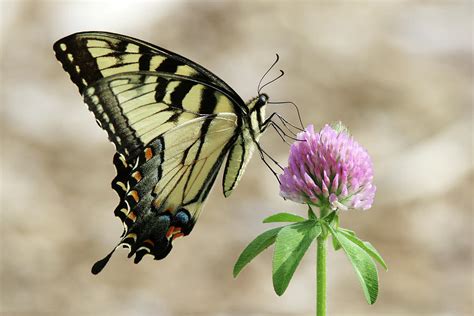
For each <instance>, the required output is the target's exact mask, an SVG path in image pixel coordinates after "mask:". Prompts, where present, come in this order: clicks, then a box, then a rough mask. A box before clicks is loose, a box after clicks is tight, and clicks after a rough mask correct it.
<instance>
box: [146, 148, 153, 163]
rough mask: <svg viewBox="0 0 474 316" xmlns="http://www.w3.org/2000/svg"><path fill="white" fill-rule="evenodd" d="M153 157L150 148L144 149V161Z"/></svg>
mask: <svg viewBox="0 0 474 316" xmlns="http://www.w3.org/2000/svg"><path fill="white" fill-rule="evenodd" d="M152 157H153V151H152V150H151V148H145V159H146V160H147V161H148V160H150V159H151V158H152Z"/></svg>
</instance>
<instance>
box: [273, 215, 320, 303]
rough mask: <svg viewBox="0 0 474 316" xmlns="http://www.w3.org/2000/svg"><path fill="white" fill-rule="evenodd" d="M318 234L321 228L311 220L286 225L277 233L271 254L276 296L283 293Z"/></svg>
mask: <svg viewBox="0 0 474 316" xmlns="http://www.w3.org/2000/svg"><path fill="white" fill-rule="evenodd" d="M319 234H321V227H320V226H319V224H318V223H317V222H316V221H313V220H307V221H304V222H300V223H296V224H292V225H288V226H286V227H284V228H283V229H282V230H281V231H280V232H279V233H278V235H277V238H276V242H275V250H274V252H273V288H274V289H275V292H276V294H278V295H282V294H283V293H284V292H285V290H286V288H287V287H288V284H289V283H290V280H291V278H292V276H293V274H294V273H295V270H296V268H297V267H298V264H299V263H300V261H301V259H302V258H303V256H304V254H305V253H306V251H307V250H308V248H309V246H310V245H311V243H312V242H313V240H314V239H315V238H317V237H318V236H319Z"/></svg>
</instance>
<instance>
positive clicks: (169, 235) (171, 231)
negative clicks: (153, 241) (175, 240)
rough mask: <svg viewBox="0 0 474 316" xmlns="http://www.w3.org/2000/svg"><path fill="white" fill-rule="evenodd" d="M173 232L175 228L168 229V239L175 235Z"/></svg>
mask: <svg viewBox="0 0 474 316" xmlns="http://www.w3.org/2000/svg"><path fill="white" fill-rule="evenodd" d="M173 232H174V226H171V227H170V228H169V229H168V232H167V233H166V238H170V237H171V235H173Z"/></svg>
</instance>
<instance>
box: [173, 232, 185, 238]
mask: <svg viewBox="0 0 474 316" xmlns="http://www.w3.org/2000/svg"><path fill="white" fill-rule="evenodd" d="M183 236H184V234H183V233H178V234H174V235H173V240H175V239H176V238H179V237H183Z"/></svg>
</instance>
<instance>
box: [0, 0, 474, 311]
mask: <svg viewBox="0 0 474 316" xmlns="http://www.w3.org/2000/svg"><path fill="white" fill-rule="evenodd" d="M0 12H1V15H0V25H1V58H0V67H1V68H0V69H1V92H0V93H1V105H2V106H1V120H2V121H1V136H2V143H1V194H2V195H1V252H0V255H1V293H0V295H1V300H0V306H1V307H0V311H1V313H2V315H313V314H314V304H315V303H314V301H315V300H314V297H315V280H314V279H315V251H314V249H312V250H311V251H310V252H309V253H308V256H307V257H306V258H305V259H304V260H303V264H302V265H301V266H300V267H299V269H298V270H297V271H296V274H295V276H294V279H293V281H292V282H291V284H290V286H289V288H288V290H287V291H286V293H285V294H284V295H283V296H282V297H277V296H276V295H275V294H274V292H273V289H272V284H271V251H267V252H265V253H264V255H262V256H260V257H258V258H257V259H256V260H255V261H254V262H252V263H251V264H250V266H248V268H247V269H246V270H244V271H243V273H242V274H241V275H240V277H239V278H238V279H235V280H234V279H233V278H232V267H233V264H234V262H235V260H236V258H237V257H238V255H239V254H240V252H241V250H242V249H243V248H244V247H245V245H246V244H247V243H248V242H249V241H250V240H251V239H253V238H254V237H255V236H256V235H257V234H259V233H260V232H262V231H263V230H265V229H267V228H268V227H269V226H265V225H264V224H261V220H262V219H263V218H264V217H266V216H268V215H270V214H271V213H273V212H275V211H297V212H301V213H303V214H304V207H301V206H298V205H295V204H294V203H290V202H284V201H283V200H282V199H281V198H280V197H279V196H278V185H277V183H276V181H275V179H274V178H273V177H272V175H271V173H270V172H269V171H267V170H266V169H265V167H264V165H263V163H262V162H261V161H260V159H259V158H258V157H254V159H253V160H252V162H251V164H250V167H249V168H248V171H247V172H246V174H245V176H244V178H243V180H242V182H241V184H240V186H239V187H238V189H237V190H236V191H235V192H234V194H233V195H232V196H231V197H230V198H229V199H224V197H223V195H222V190H221V186H220V183H218V184H217V186H216V189H215V190H214V191H213V192H212V193H211V195H210V198H209V200H208V202H207V205H206V210H205V212H204V214H203V216H201V218H200V220H199V222H198V224H197V225H196V227H195V229H194V231H193V233H192V234H191V235H190V236H189V237H186V238H184V239H181V240H179V241H178V242H176V243H175V244H174V249H173V251H172V252H171V254H170V255H169V257H167V258H166V259H165V260H162V261H153V260H151V259H150V257H145V259H144V260H143V261H142V263H140V264H139V265H134V264H133V263H132V261H131V260H129V259H127V258H126V253H127V252H126V250H120V251H117V253H116V254H115V256H114V257H113V258H112V260H111V262H110V263H109V266H108V267H107V268H106V269H105V270H104V271H103V272H102V273H101V274H100V275H98V276H93V275H92V274H91V273H90V268H91V265H92V264H93V263H94V262H95V261H96V260H97V259H99V258H102V257H103V256H104V255H105V254H106V253H107V252H108V251H109V249H111V247H112V246H113V245H115V243H116V241H117V240H118V237H119V235H120V234H121V232H122V226H121V224H120V222H119V220H118V219H116V218H114V216H113V213H112V211H113V209H114V208H115V206H116V203H117V197H116V195H115V193H114V192H113V191H112V190H111V189H110V181H111V179H112V178H113V177H114V173H115V171H114V168H113V165H112V155H113V146H112V145H110V144H109V143H108V141H107V140H106V134H105V133H104V132H102V131H101V130H100V129H99V128H98V127H97V125H96V123H95V122H94V119H93V116H92V114H91V113H89V112H88V111H87V110H86V108H85V106H83V104H82V100H81V97H80V96H79V95H78V93H77V89H76V87H75V86H74V85H73V84H72V83H71V82H70V80H69V78H68V76H67V74H66V73H65V72H63V70H62V69H61V66H60V65H59V63H57V62H56V60H55V57H54V54H53V51H52V45H53V42H54V41H56V40H57V39H59V38H61V37H63V36H65V35H68V34H70V33H73V32H77V31H83V30H107V31H113V32H119V33H124V34H128V35H131V36H134V37H138V38H141V39H144V40H146V41H149V42H152V43H155V44H157V45H160V46H163V47H165V48H168V49H170V50H173V51H176V52H178V53H180V54H183V55H185V56H187V57H189V58H190V59H192V60H195V61H197V62H198V63H200V64H202V65H204V66H205V67H207V68H209V69H211V70H212V71H214V72H215V73H216V74H218V75H219V76H220V77H221V78H223V79H224V80H225V81H227V82H228V83H229V84H230V85H231V86H232V87H234V88H235V89H236V91H238V92H239V93H240V94H241V96H242V97H243V99H248V98H250V97H252V96H254V95H255V93H256V88H257V83H258V80H259V79H260V77H261V75H262V74H263V73H264V72H265V70H267V68H268V66H269V65H270V64H271V63H272V62H273V60H274V56H275V53H276V52H278V53H279V54H280V56H281V62H280V63H279V65H278V67H279V68H281V69H284V70H285V71H286V76H285V77H283V78H282V79H280V80H279V81H277V82H276V83H274V84H272V85H271V86H269V87H268V88H266V89H265V90H266V92H267V93H268V94H269V95H270V96H271V97H272V99H273V100H292V101H294V102H296V103H297V104H298V105H299V106H300V109H301V111H302V112H303V113H304V120H305V123H306V124H307V123H309V122H311V123H314V124H315V125H316V126H317V127H318V128H319V127H321V126H322V125H323V124H324V123H326V122H332V121H335V120H342V121H343V122H344V123H345V124H346V125H347V126H348V127H349V128H350V129H351V131H352V133H353V135H354V136H355V137H356V139H357V140H358V141H359V142H360V143H361V144H363V145H364V146H365V147H366V148H367V149H368V151H369V152H370V153H371V154H372V157H373V161H374V164H375V172H376V178H375V181H376V184H377V186H378V192H377V196H376V202H375V204H374V206H373V208H372V209H371V210H370V211H368V212H363V213H362V212H349V213H345V214H343V215H342V225H343V226H344V227H347V228H351V229H354V230H355V231H357V232H358V234H359V236H360V237H361V238H363V239H365V240H369V241H371V242H372V243H373V244H374V245H375V246H376V247H377V248H378V249H379V251H380V252H381V253H382V255H383V256H384V258H385V260H386V261H387V263H388V265H389V271H388V272H384V271H380V295H379V298H378V301H377V303H376V304H375V305H374V306H369V305H367V304H366V303H365V300H364V298H363V294H362V290H361V289H360V286H359V283H358V280H357V278H356V275H355V273H354V271H353V270H352V267H351V266H350V264H349V262H348V261H347V260H346V258H345V257H344V255H343V254H342V253H339V252H337V253H335V252H334V251H331V252H330V254H329V263H328V266H329V276H328V283H329V289H328V291H329V300H328V306H329V315H472V312H473V282H474V278H473V261H472V259H473V258H472V257H473V251H472V250H473V247H472V241H473V218H472V211H473V207H472V206H473V205H472V202H473V200H472V187H473V164H472V118H473V116H472V114H473V113H472V110H473V107H472V106H473V95H472V90H471V88H472V83H473V60H472V51H473V50H472V45H473V39H472V38H473V37H472V36H473V31H472V30H473V24H472V23H473V22H472V21H473V5H472V2H469V1H465V2H463V1H375V0H374V1H335V2H332V1H324V2H322V1H312V2H310V1H273V2H271V1H263V2H259V1H239V2H227V1H224V2H214V1H211V2H201V1H189V2H183V1H166V2H161V1H153V2H138V1H126V2H120V1H107V2H93V1H39V0H38V1H7V2H5V1H2V2H1V8H0ZM274 74H276V72H275V73H274ZM273 109H274V110H276V111H278V112H280V113H282V114H283V115H285V116H287V117H288V118H289V119H291V120H293V121H296V117H295V115H294V112H293V111H292V110H291V108H289V107H285V106H274V107H273ZM273 109H272V110H273ZM262 143H263V144H264V146H265V148H267V149H268V150H269V151H270V152H272V153H273V155H274V156H275V157H276V158H277V159H278V160H279V161H281V162H285V160H286V157H287V153H288V147H287V146H286V145H285V144H284V143H282V142H281V141H280V140H279V138H278V136H277V135H276V134H275V133H274V132H272V131H270V132H268V133H267V135H265V136H264V137H263V138H262ZM218 182H220V178H219V180H218ZM267 225H268V224H267Z"/></svg>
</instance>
